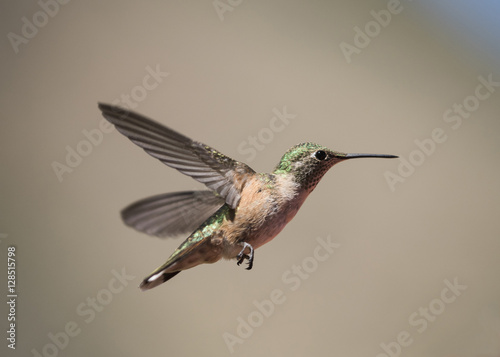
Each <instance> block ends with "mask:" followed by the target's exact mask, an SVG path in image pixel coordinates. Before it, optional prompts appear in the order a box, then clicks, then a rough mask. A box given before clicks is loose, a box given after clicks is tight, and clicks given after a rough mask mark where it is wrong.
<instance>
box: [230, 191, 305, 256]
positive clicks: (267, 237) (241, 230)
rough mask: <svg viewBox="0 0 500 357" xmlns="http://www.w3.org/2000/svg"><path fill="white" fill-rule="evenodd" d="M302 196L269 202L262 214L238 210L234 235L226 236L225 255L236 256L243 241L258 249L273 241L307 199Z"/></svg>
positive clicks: (262, 208)
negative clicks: (284, 200) (285, 200)
mask: <svg viewBox="0 0 500 357" xmlns="http://www.w3.org/2000/svg"><path fill="white" fill-rule="evenodd" d="M301 196H302V195H297V196H295V197H294V199H292V200H289V201H287V202H267V203H266V204H264V206H265V207H260V208H261V212H263V213H260V214H259V213H258V214H256V215H255V214H251V213H250V212H245V210H242V211H240V212H238V213H239V214H237V217H236V219H235V220H234V221H233V224H234V226H233V227H232V228H233V229H230V231H231V233H233V234H234V235H232V236H226V237H225V238H224V240H225V243H226V244H225V247H226V249H224V251H225V252H224V253H223V255H224V257H225V258H228V259H231V258H235V257H236V256H237V255H238V253H239V252H240V251H241V247H242V245H241V243H242V242H246V243H248V244H250V245H251V246H252V247H253V248H254V249H256V248H259V247H260V246H262V245H264V244H266V243H267V242H269V241H271V240H272V239H273V238H274V237H276V236H277V235H278V234H279V233H280V232H281V231H282V230H283V228H285V226H286V225H287V224H288V222H290V220H292V218H293V217H295V215H296V214H297V212H298V210H299V208H300V206H301V205H302V203H303V202H304V199H305V197H301ZM228 233H229V232H228ZM226 238H227V239H226Z"/></svg>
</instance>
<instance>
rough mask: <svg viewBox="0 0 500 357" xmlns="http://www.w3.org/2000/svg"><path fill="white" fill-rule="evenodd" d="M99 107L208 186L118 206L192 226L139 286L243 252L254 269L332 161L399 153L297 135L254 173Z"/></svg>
mask: <svg viewBox="0 0 500 357" xmlns="http://www.w3.org/2000/svg"><path fill="white" fill-rule="evenodd" d="M99 108H100V109H101V111H102V113H103V116H104V118H106V119H107V120H108V121H109V122H111V123H112V124H114V125H115V127H116V128H117V129H118V131H120V132H121V133H122V134H123V135H125V136H126V137H128V138H129V139H130V140H131V141H132V142H134V143H135V144H136V145H138V146H140V147H141V148H143V149H144V150H145V151H146V152H147V153H148V154H150V155H151V156H153V157H155V158H157V159H158V160H160V161H161V162H163V163H164V164H166V165H168V166H170V167H173V168H175V169H177V170H178V171H180V172H181V173H183V174H185V175H188V176H191V177H192V178H194V179H195V180H197V181H199V182H201V183H203V184H205V185H206V186H207V187H208V188H209V190H204V191H184V192H174V193H167V194H161V195H156V196H152V197H148V198H145V199H142V200H140V201H137V202H135V203H133V204H131V205H130V206H128V207H126V208H125V209H124V210H123V211H122V212H121V215H122V218H123V220H124V222H125V224H127V225H128V226H131V227H133V228H135V229H136V230H138V231H140V232H144V233H147V234H150V235H154V236H158V237H167V236H175V235H178V234H182V233H191V232H192V233H191V235H190V236H189V237H188V238H187V239H186V240H185V241H184V242H183V243H182V244H181V245H180V246H179V247H178V248H177V249H176V250H175V251H174V253H173V254H172V255H171V256H170V258H168V259H167V261H166V262H165V264H163V265H162V266H160V267H159V268H158V269H156V270H155V271H153V272H152V273H151V274H150V275H149V276H148V277H146V278H145V279H144V280H143V281H142V283H141V284H140V288H141V289H142V290H148V289H151V288H154V287H155V286H158V285H160V284H162V283H164V282H166V281H167V280H169V279H171V278H173V277H174V276H175V275H177V274H179V273H180V272H181V271H182V270H186V269H189V268H192V267H194V266H196V265H199V264H202V263H215V262H216V261H218V260H220V259H221V258H225V259H234V258H236V259H237V264H238V265H240V264H241V263H242V262H243V261H244V260H245V259H246V260H247V261H248V266H247V269H248V270H250V269H252V266H253V262H254V250H255V249H257V248H259V247H260V246H261V245H263V244H265V243H267V242H269V241H270V240H271V239H273V238H274V237H275V236H276V235H277V234H278V233H279V232H281V230H282V229H283V228H284V227H285V226H286V224H287V223H288V222H290V220H291V219H292V218H293V217H294V216H295V214H296V213H297V211H298V210H299V208H300V206H301V205H302V203H304V200H305V199H306V198H307V196H309V194H310V193H311V192H312V191H313V190H314V188H315V187H316V185H317V184H318V182H319V181H320V180H321V178H322V177H323V175H324V174H325V173H326V172H327V171H328V170H329V169H330V168H331V167H332V166H333V165H335V164H336V163H338V162H341V161H344V160H348V159H353V158H362V157H379V158H396V157H397V156H394V155H375V154H345V153H341V152H337V151H333V150H330V149H328V148H326V147H324V146H321V145H318V144H314V143H303V144H298V145H295V146H294V147H292V148H291V149H290V150H288V151H287V152H286V153H285V154H284V155H283V157H282V158H281V160H280V162H279V163H278V165H277V166H276V168H275V169H274V171H273V172H272V173H270V174H267V173H256V172H255V171H254V170H252V168H250V167H249V166H248V165H246V164H244V163H242V162H239V161H236V160H233V159H231V158H229V157H227V156H225V155H223V154H221V153H220V152H218V151H217V150H215V149H213V148H211V147H210V146H207V145H205V144H202V143H200V142H197V141H193V140H191V139H190V138H188V137H186V136H184V135H182V134H179V133H177V132H176V131H174V130H172V129H169V128H167V127H165V126H163V125H161V124H159V123H157V122H155V121H153V120H151V119H148V118H146V117H144V116H142V115H139V114H137V113H134V112H132V111H128V110H125V109H123V108H120V107H116V106H112V105H107V104H101V103H100V104H99Z"/></svg>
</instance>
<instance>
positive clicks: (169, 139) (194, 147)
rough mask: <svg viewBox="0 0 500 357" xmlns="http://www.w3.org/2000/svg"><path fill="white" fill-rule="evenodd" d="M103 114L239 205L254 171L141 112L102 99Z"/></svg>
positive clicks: (153, 151)
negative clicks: (248, 179)
mask: <svg viewBox="0 0 500 357" xmlns="http://www.w3.org/2000/svg"><path fill="white" fill-rule="evenodd" d="M99 109H101V111H102V113H103V116H104V118H106V119H107V120H108V121H109V122H111V123H112V124H114V125H115V127H116V128H117V129H118V131H120V132H121V133H122V134H123V135H125V136H126V137H128V138H129V139H130V140H131V141H132V142H134V143H135V144H137V145H138V146H140V147H141V148H143V149H144V150H145V151H146V152H147V153H148V154H150V155H151V156H153V157H155V158H157V159H158V160H160V161H161V162H163V163H164V164H165V165H168V166H170V167H173V168H174V169H177V170H179V171H180V172H182V173H183V174H185V175H188V176H191V177H192V178H194V179H195V180H197V181H199V182H201V183H203V184H205V185H206V186H207V187H208V188H210V189H211V190H213V191H215V192H217V193H218V194H219V195H220V196H221V197H223V198H224V200H225V202H226V203H227V204H228V205H229V206H230V207H231V208H236V207H237V206H238V203H239V201H240V198H241V196H240V193H241V191H242V189H243V187H244V186H245V182H246V178H247V177H248V175H249V174H254V173H255V171H254V170H252V169H251V168H250V167H249V166H247V165H245V164H243V163H241V162H238V161H235V160H233V159H231V158H229V157H227V156H225V155H223V154H221V153H220V152H218V151H217V150H214V149H212V148H211V147H209V146H207V145H205V144H202V143H199V142H196V141H193V140H191V139H189V138H188V137H186V136H184V135H182V134H179V133H177V132H176V131H174V130H172V129H169V128H167V127H165V126H163V125H160V124H158V123H156V122H155V121H153V120H151V119H148V118H146V117H144V116H142V115H139V114H137V113H134V112H131V111H129V110H126V109H122V108H119V107H116V106H112V105H107V104H102V103H99Z"/></svg>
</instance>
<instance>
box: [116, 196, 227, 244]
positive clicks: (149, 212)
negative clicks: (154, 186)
mask: <svg viewBox="0 0 500 357" xmlns="http://www.w3.org/2000/svg"><path fill="white" fill-rule="evenodd" d="M224 202H225V201H224V199H223V198H222V197H220V196H219V195H217V194H216V193H214V192H213V191H183V192H174V193H166V194H162V195H156V196H151V197H147V198H144V199H142V200H140V201H137V202H134V203H132V204H131V205H129V206H128V207H126V208H125V209H123V210H122V212H121V215H122V219H123V221H124V222H125V224H127V225H128V226H130V227H133V228H135V229H137V230H138V231H140V232H143V233H147V234H150V235H154V236H157V237H168V236H176V235H179V234H183V233H191V232H193V231H194V230H195V229H196V228H198V227H199V226H200V225H201V224H202V223H203V222H204V221H205V220H206V219H207V218H208V217H210V216H211V215H212V214H214V213H215V212H216V211H217V210H218V209H219V208H220V207H221V206H222V205H223V204H224Z"/></svg>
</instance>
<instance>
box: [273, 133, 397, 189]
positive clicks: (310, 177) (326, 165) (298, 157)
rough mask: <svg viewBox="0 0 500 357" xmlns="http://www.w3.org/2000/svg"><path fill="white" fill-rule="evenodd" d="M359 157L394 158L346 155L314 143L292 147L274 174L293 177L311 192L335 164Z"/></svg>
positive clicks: (392, 156)
mask: <svg viewBox="0 0 500 357" xmlns="http://www.w3.org/2000/svg"><path fill="white" fill-rule="evenodd" d="M361 157H379V158H396V157H397V156H394V155H376V154H346V153H343V152H338V151H333V150H330V149H328V148H326V147H324V146H321V145H318V144H314V143H302V144H298V145H295V146H293V147H292V148H291V149H290V150H288V151H287V152H286V153H285V154H284V155H283V157H282V158H281V160H280V162H279V164H278V165H277V166H276V168H275V169H274V174H277V175H279V174H281V175H282V174H289V175H293V176H294V178H295V181H296V182H297V183H298V184H299V185H300V186H301V187H302V188H303V189H305V190H307V191H312V190H313V189H314V188H315V187H316V185H317V184H318V182H319V181H320V180H321V178H322V177H323V175H324V174H325V173H326V172H327V171H328V170H329V169H330V168H331V167H332V166H333V165H335V164H336V163H338V162H341V161H344V160H348V159H354V158H361Z"/></svg>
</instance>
